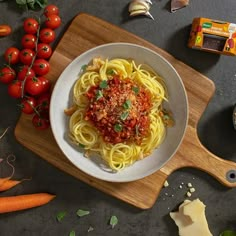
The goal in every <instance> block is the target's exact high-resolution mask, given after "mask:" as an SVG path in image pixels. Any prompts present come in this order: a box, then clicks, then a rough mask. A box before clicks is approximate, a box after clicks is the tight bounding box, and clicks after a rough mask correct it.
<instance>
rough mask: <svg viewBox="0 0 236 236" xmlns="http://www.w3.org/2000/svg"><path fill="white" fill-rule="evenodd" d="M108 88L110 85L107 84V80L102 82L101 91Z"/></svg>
mask: <svg viewBox="0 0 236 236" xmlns="http://www.w3.org/2000/svg"><path fill="white" fill-rule="evenodd" d="M107 86H108V84H107V81H106V80H103V81H101V83H100V84H99V87H100V88H101V89H105V88H106V87H107Z"/></svg>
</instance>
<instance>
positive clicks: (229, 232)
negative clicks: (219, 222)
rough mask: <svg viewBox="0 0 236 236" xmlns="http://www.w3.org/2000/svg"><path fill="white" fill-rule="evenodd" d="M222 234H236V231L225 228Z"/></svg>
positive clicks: (228, 235)
mask: <svg viewBox="0 0 236 236" xmlns="http://www.w3.org/2000/svg"><path fill="white" fill-rule="evenodd" d="M220 236H236V231H232V230H225V231H224V232H222V233H221V234H220Z"/></svg>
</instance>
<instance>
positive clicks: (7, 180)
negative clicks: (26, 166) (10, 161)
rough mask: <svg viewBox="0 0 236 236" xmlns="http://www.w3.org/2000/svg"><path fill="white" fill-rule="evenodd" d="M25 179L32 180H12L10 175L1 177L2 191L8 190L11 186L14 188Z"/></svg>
mask: <svg viewBox="0 0 236 236" xmlns="http://www.w3.org/2000/svg"><path fill="white" fill-rule="evenodd" d="M25 180H30V179H21V180H12V179H10V178H9V177H7V178H0V192H3V191H6V190H8V189H10V188H13V187H14V186H16V185H17V184H20V183H22V182H23V181H25Z"/></svg>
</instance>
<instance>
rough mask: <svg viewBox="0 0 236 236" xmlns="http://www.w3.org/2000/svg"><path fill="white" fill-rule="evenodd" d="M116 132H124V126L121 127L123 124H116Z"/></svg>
mask: <svg viewBox="0 0 236 236" xmlns="http://www.w3.org/2000/svg"><path fill="white" fill-rule="evenodd" d="M114 130H115V131H116V132H120V131H121V130H122V125H121V124H115V125H114Z"/></svg>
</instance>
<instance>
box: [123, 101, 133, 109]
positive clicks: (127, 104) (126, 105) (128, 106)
mask: <svg viewBox="0 0 236 236" xmlns="http://www.w3.org/2000/svg"><path fill="white" fill-rule="evenodd" d="M131 106H132V103H131V101H130V100H129V99H127V100H126V101H125V102H124V104H123V107H124V108H125V109H130V108H131Z"/></svg>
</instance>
